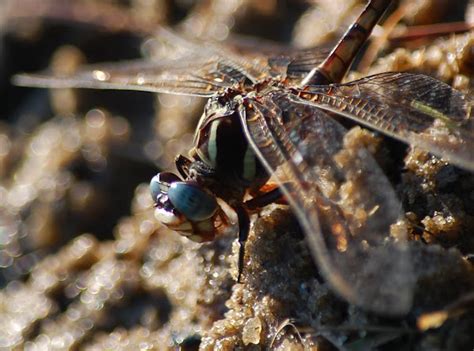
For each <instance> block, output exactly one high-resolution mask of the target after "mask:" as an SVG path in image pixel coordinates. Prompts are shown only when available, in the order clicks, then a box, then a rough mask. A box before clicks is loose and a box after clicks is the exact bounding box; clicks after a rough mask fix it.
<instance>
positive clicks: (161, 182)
mask: <svg viewBox="0 0 474 351" xmlns="http://www.w3.org/2000/svg"><path fill="white" fill-rule="evenodd" d="M180 181H181V179H180V178H179V177H178V176H177V175H175V174H173V173H169V172H161V173H158V174H157V175H156V176H154V177H153V178H151V181H150V193H151V197H152V198H153V201H155V202H156V199H157V198H158V196H159V195H160V194H166V193H167V192H168V190H169V188H170V186H171V184H172V183H174V182H180Z"/></svg>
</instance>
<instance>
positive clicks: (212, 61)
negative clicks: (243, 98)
mask: <svg viewBox="0 0 474 351" xmlns="http://www.w3.org/2000/svg"><path fill="white" fill-rule="evenodd" d="M246 78H247V77H246V76H245V74H243V73H242V72H241V71H239V70H238V69H236V68H235V67H233V66H230V65H228V64H226V63H225V62H221V60H220V58H219V57H218V56H210V57H206V56H202V57H199V56H198V55H190V56H183V57H181V58H179V59H177V60H168V61H166V60H163V61H147V60H134V61H125V62H119V63H110V64H98V65H91V66H85V67H83V68H81V69H80V70H79V71H78V72H77V73H74V74H72V75H63V76H61V75H54V74H49V73H45V74H42V73H39V74H31V75H30V74H20V75H17V76H15V78H14V82H15V83H16V84H18V85H24V86H37V87H50V88H92V89H114V90H137V91H148V92H154V93H169V94H177V95H191V96H203V97H209V96H212V95H214V93H215V92H217V91H219V90H222V89H223V88H225V87H228V86H232V85H235V84H238V83H241V82H244V81H245V80H246Z"/></svg>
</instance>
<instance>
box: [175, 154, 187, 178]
mask: <svg viewBox="0 0 474 351" xmlns="http://www.w3.org/2000/svg"><path fill="white" fill-rule="evenodd" d="M174 163H175V165H176V169H177V170H178V172H179V174H180V175H181V177H182V178H183V179H186V178H187V177H188V174H189V166H190V165H191V161H190V160H189V159H188V158H186V157H184V156H183V155H178V156H176V158H175V160H174Z"/></svg>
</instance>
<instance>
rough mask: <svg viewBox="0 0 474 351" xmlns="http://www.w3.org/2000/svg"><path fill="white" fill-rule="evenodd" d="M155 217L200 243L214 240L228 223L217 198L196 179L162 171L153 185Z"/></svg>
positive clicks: (151, 189)
mask: <svg viewBox="0 0 474 351" xmlns="http://www.w3.org/2000/svg"><path fill="white" fill-rule="evenodd" d="M150 192H151V196H152V198H153V201H154V202H155V207H156V209H155V217H156V218H157V219H158V220H159V221H160V222H161V223H163V224H164V225H166V226H167V227H169V228H170V229H172V230H174V231H177V232H178V233H180V234H181V235H183V236H186V237H187V238H189V239H191V240H193V241H197V242H203V241H210V240H213V239H214V236H215V235H216V233H217V231H218V227H219V226H220V225H221V224H222V221H223V220H224V221H225V218H223V216H224V215H223V214H222V211H221V210H220V207H219V205H218V203H217V200H216V197H215V196H214V195H213V194H212V193H210V192H209V191H207V190H206V189H205V188H204V187H203V186H201V185H200V184H199V183H197V182H196V181H194V180H186V181H184V180H182V179H181V178H180V177H178V176H177V175H175V174H173V173H169V172H162V173H158V174H157V175H156V176H154V177H153V178H152V180H151V182H150Z"/></svg>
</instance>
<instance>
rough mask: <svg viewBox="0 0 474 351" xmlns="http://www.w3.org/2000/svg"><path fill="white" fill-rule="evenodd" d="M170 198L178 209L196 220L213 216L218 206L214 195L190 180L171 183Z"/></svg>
mask: <svg viewBox="0 0 474 351" xmlns="http://www.w3.org/2000/svg"><path fill="white" fill-rule="evenodd" d="M168 198H169V200H170V201H171V203H172V204H173V206H174V207H175V208H176V210H178V211H179V212H180V213H182V214H183V215H184V216H185V217H186V218H187V219H188V220H190V221H194V222H199V221H203V220H206V219H208V218H211V217H212V216H213V215H214V213H215V212H216V210H217V206H218V205H217V201H216V198H215V197H214V196H212V195H211V194H209V193H207V192H205V191H204V190H203V189H202V188H201V187H200V186H199V185H198V184H195V183H189V182H175V183H173V184H171V186H170V188H169V190H168Z"/></svg>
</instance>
